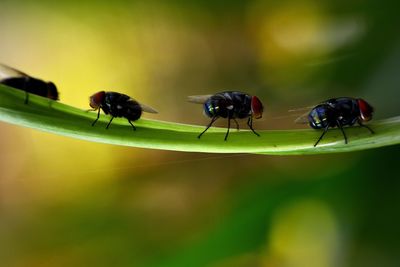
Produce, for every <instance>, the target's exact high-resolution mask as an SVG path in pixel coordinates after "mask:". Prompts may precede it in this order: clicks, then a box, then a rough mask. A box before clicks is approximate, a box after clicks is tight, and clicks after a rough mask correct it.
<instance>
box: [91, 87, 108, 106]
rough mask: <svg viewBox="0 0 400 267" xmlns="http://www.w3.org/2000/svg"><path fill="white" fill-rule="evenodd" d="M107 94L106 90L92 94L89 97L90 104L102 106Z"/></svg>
mask: <svg viewBox="0 0 400 267" xmlns="http://www.w3.org/2000/svg"><path fill="white" fill-rule="evenodd" d="M105 96H106V92H104V91H100V92H97V93H95V94H94V95H92V96H91V97H90V98H89V100H90V103H89V105H90V106H91V107H92V108H95V109H98V108H99V107H100V105H101V103H103V100H104V97H105Z"/></svg>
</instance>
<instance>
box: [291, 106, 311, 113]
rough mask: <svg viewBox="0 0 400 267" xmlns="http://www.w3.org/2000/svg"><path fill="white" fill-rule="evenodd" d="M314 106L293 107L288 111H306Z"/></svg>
mask: <svg viewBox="0 0 400 267" xmlns="http://www.w3.org/2000/svg"><path fill="white" fill-rule="evenodd" d="M314 107H315V106H310V107H304V108H295V109H289V110H288V112H301V111H307V110H311V109H313V108H314Z"/></svg>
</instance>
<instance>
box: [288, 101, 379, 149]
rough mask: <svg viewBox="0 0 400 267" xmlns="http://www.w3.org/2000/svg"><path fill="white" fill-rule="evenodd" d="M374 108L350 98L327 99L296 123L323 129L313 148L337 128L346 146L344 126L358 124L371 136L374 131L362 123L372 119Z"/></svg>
mask: <svg viewBox="0 0 400 267" xmlns="http://www.w3.org/2000/svg"><path fill="white" fill-rule="evenodd" d="M373 112H374V108H373V107H372V106H371V105H370V104H369V103H368V102H367V101H365V100H364V99H361V98H352V97H338V98H331V99H328V100H326V101H324V102H322V103H321V104H319V105H317V106H315V107H314V108H312V109H311V111H310V112H308V113H306V114H304V115H303V116H301V117H299V118H298V119H297V120H296V122H303V123H304V122H308V124H309V125H310V127H311V128H313V129H324V131H323V133H322V134H321V136H320V137H319V138H318V140H317V142H315V144H314V147H315V146H317V145H318V143H319V142H320V141H321V140H322V137H324V135H325V134H326V132H327V131H328V130H329V128H334V127H338V128H339V129H340V130H341V132H342V134H343V137H344V141H345V144H347V136H346V133H345V131H344V129H343V127H344V126H353V125H354V124H356V123H357V124H358V125H359V126H361V127H364V128H366V129H368V130H369V131H370V132H371V134H373V133H374V131H373V130H372V129H371V128H370V127H369V126H367V125H365V124H364V122H367V121H369V120H371V119H372V113H373Z"/></svg>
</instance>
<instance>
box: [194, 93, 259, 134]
mask: <svg viewBox="0 0 400 267" xmlns="http://www.w3.org/2000/svg"><path fill="white" fill-rule="evenodd" d="M188 100H189V101H190V102H193V103H198V104H203V108H204V114H205V115H206V116H208V117H210V118H211V122H210V123H209V124H208V125H207V128H206V129H205V130H204V131H203V132H202V133H200V134H199V136H198V138H200V137H201V136H202V135H203V134H204V133H205V132H206V131H207V130H208V129H209V128H210V127H211V125H212V124H213V123H214V122H215V121H216V120H217V119H219V118H227V119H228V130H227V132H226V134H225V139H224V140H225V141H226V140H227V139H228V135H229V129H230V126H231V120H233V121H234V122H235V123H236V128H237V129H238V130H239V124H238V122H237V121H236V119H244V118H248V120H247V125H248V126H249V128H250V129H251V130H252V131H253V133H254V134H255V135H257V136H260V135H259V134H258V133H257V132H256V131H255V130H254V129H253V118H255V119H259V118H261V117H262V113H263V110H264V107H263V104H262V103H261V101H260V99H258V97H256V96H251V95H249V94H246V93H243V92H237V91H225V92H221V93H217V94H215V95H196V96H189V97H188Z"/></svg>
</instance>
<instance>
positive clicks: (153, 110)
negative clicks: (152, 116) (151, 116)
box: [139, 104, 158, 113]
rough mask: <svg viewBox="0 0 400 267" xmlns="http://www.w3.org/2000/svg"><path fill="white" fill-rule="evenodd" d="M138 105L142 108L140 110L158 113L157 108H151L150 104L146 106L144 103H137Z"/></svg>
mask: <svg viewBox="0 0 400 267" xmlns="http://www.w3.org/2000/svg"><path fill="white" fill-rule="evenodd" d="M139 105H140V107H141V108H142V110H143V111H144V112H147V113H158V111H157V110H155V109H154V108H152V107H150V106H147V105H144V104H139Z"/></svg>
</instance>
